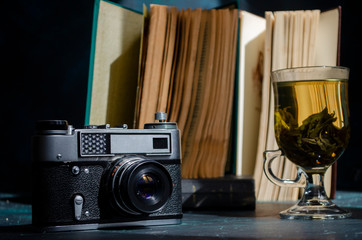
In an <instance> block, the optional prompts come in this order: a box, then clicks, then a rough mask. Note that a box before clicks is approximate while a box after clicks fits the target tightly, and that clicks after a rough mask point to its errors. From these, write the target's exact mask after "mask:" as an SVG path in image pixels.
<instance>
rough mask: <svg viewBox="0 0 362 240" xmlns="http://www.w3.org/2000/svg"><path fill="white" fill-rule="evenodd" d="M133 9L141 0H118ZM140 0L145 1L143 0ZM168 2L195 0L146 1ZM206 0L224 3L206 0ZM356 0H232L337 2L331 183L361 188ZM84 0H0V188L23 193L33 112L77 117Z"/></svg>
mask: <svg viewBox="0 0 362 240" xmlns="http://www.w3.org/2000/svg"><path fill="white" fill-rule="evenodd" d="M119 2H121V3H122V4H124V5H126V6H129V7H132V8H137V9H141V7H142V4H141V1H133V0H129V1H119ZM145 2H146V3H148V2H150V1H145ZM153 2H154V3H165V2H168V3H169V4H171V5H177V4H178V3H182V4H184V5H187V4H189V6H192V4H198V5H199V4H200V2H202V1H198V2H197V1H191V0H188V1H182V0H179V1H175V0H174V1H153ZM203 2H205V3H207V4H211V5H212V4H216V5H222V4H228V3H229V2H232V1H231V0H228V1H221V0H220V1H217V0H213V1H208V0H204V1H203ZM357 3H358V2H357V1H336V0H303V1H301V0H300V1H290V0H284V1H282V0H275V1H268V0H240V7H241V9H245V10H248V11H250V12H253V13H255V14H258V15H262V16H263V14H264V11H266V10H295V9H315V8H318V9H322V10H326V9H330V8H335V7H336V6H338V5H340V6H342V42H341V65H342V66H346V67H349V68H350V69H351V73H350V81H349V103H350V112H351V127H352V136H351V140H350V144H349V147H348V149H347V150H346V152H345V153H344V155H343V156H342V157H341V159H340V160H339V161H338V181H337V189H338V190H358V191H360V190H362V187H361V186H362V157H361V154H360V149H361V147H362V145H361V143H362V128H361V124H360V122H361V118H362V116H361V113H362V98H361V97H360V95H361V93H360V89H359V87H360V85H361V84H360V83H359V81H361V80H360V79H359V77H358V71H359V70H361V68H362V60H361V56H362V49H361V43H362V41H361V33H360V30H361V29H362V26H361V23H362V17H361V14H360V12H358V9H359V8H358V6H357ZM93 4H94V2H93V1H92V0H76V1H74V0H73V1H72V0H63V1H50V0H49V1H45V0H41V1H27V0H11V1H1V2H0V9H1V10H2V11H1V14H0V18H1V20H0V50H1V55H0V59H1V75H2V77H1V94H0V96H1V105H2V107H1V127H2V129H3V130H2V131H1V132H2V133H1V135H2V137H1V139H2V141H1V142H2V144H1V146H2V147H1V159H0V192H12V193H31V147H30V140H31V136H32V135H33V131H34V130H33V129H34V124H35V122H36V120H40V119H67V120H68V121H69V122H70V123H71V124H72V125H74V126H75V127H81V126H82V125H83V123H84V116H85V106H86V94H87V82H88V67H89V61H90V59H89V58H90V48H91V32H92V21H93Z"/></svg>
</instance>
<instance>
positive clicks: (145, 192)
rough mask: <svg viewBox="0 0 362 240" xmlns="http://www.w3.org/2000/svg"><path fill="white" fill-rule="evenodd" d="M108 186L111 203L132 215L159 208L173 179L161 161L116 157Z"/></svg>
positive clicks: (148, 212)
mask: <svg viewBox="0 0 362 240" xmlns="http://www.w3.org/2000/svg"><path fill="white" fill-rule="evenodd" d="M114 162H115V164H114V165H113V167H112V169H111V172H110V174H111V175H110V178H109V181H110V182H109V186H110V193H111V199H112V201H113V203H114V204H113V205H114V206H115V207H116V208H117V210H120V211H121V212H123V213H128V214H132V215H140V214H150V213H154V212H157V211H160V210H161V209H162V208H163V207H164V205H165V204H166V203H167V201H168V199H169V198H170V196H171V193H172V179H171V176H170V174H169V172H168V171H167V169H166V168H165V167H164V166H163V165H162V164H160V163H158V162H156V161H154V160H150V159H147V158H145V157H141V156H124V157H121V158H118V159H116V160H115V161H114Z"/></svg>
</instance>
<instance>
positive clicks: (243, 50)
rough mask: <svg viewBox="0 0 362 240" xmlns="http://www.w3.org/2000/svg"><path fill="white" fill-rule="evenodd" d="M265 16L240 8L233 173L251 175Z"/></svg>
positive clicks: (257, 129) (256, 136) (259, 99)
mask: <svg viewBox="0 0 362 240" xmlns="http://www.w3.org/2000/svg"><path fill="white" fill-rule="evenodd" d="M265 24H266V23H265V19H264V18H262V17H259V16H256V15H254V14H251V13H248V12H246V11H240V30H239V31H240V36H239V68H238V74H239V79H238V117H237V119H238V120H237V147H236V175H237V176H241V175H253V173H254V166H255V160H254V161H253V159H255V158H256V152H257V150H256V148H257V141H258V133H259V118H260V109H261V85H262V77H263V72H262V71H263V58H264V41H265Z"/></svg>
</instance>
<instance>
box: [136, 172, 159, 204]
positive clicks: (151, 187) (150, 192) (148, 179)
mask: <svg viewBox="0 0 362 240" xmlns="http://www.w3.org/2000/svg"><path fill="white" fill-rule="evenodd" d="M156 192H157V180H155V179H154V178H153V177H152V176H150V175H143V176H142V177H140V179H138V181H137V195H138V196H140V197H141V198H143V199H151V198H154V197H155V193H156Z"/></svg>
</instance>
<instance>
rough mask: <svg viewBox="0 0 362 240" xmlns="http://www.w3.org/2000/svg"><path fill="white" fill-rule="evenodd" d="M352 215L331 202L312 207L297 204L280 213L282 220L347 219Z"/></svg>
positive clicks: (316, 204)
mask: <svg viewBox="0 0 362 240" xmlns="http://www.w3.org/2000/svg"><path fill="white" fill-rule="evenodd" d="M351 216H352V213H351V212H349V211H347V210H344V209H342V208H340V207H338V206H337V205H336V204H334V203H333V202H331V201H328V203H327V204H325V203H315V204H312V205H309V204H303V203H300V202H299V203H298V204H296V205H294V206H292V207H291V208H289V209H287V210H284V211H282V212H280V217H281V218H282V219H343V218H349V217H351Z"/></svg>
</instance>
